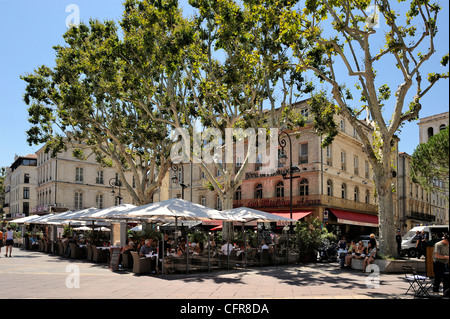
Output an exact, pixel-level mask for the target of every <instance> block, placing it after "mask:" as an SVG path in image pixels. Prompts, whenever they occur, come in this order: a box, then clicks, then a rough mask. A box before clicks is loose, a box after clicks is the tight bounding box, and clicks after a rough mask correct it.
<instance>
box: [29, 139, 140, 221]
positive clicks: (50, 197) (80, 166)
mask: <svg viewBox="0 0 450 319" xmlns="http://www.w3.org/2000/svg"><path fill="white" fill-rule="evenodd" d="M72 152H73V149H71V148H68V150H67V151H65V152H62V153H59V154H57V155H56V156H55V157H52V156H51V154H50V153H46V152H45V146H44V147H42V148H41V149H40V150H38V151H37V152H36V156H37V181H38V183H37V188H36V191H35V192H36V205H35V206H34V207H33V209H32V212H33V213H36V214H40V213H47V212H52V211H65V210H79V209H84V208H89V207H97V208H106V207H110V206H114V205H118V204H120V203H121V204H132V199H131V196H130V195H129V194H128V192H127V191H126V190H125V188H124V186H123V185H121V183H120V180H119V176H118V173H117V171H116V169H115V168H114V167H101V165H100V164H98V163H97V162H96V160H95V156H94V155H93V154H91V153H90V152H89V150H85V151H84V152H85V153H84V155H85V160H80V159H78V158H76V157H74V156H73V153H72ZM126 175H127V179H128V177H129V178H130V180H129V182H130V183H132V176H131V174H127V173H126ZM116 181H118V183H116ZM119 185H120V186H121V187H119Z"/></svg>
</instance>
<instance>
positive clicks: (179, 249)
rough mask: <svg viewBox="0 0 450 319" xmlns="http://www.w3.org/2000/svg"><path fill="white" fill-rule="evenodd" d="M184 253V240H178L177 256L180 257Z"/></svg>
mask: <svg viewBox="0 0 450 319" xmlns="http://www.w3.org/2000/svg"><path fill="white" fill-rule="evenodd" d="M185 252H186V240H185V239H184V238H181V239H180V244H179V245H178V248H177V255H178V257H181V256H182V255H183V254H184V253H185Z"/></svg>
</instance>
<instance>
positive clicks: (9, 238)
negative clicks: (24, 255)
mask: <svg viewBox="0 0 450 319" xmlns="http://www.w3.org/2000/svg"><path fill="white" fill-rule="evenodd" d="M7 229H8V231H7V232H6V242H5V244H6V254H5V256H6V257H8V250H9V257H11V252H12V246H13V245H14V233H13V231H12V230H11V227H8V228H7Z"/></svg>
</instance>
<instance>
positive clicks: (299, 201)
mask: <svg viewBox="0 0 450 319" xmlns="http://www.w3.org/2000/svg"><path fill="white" fill-rule="evenodd" d="M233 205H234V207H241V206H245V207H251V208H255V209H260V208H277V207H280V208H283V209H285V208H290V198H289V196H285V197H271V198H253V199H240V200H234V202H233ZM292 206H293V208H297V209H298V208H301V207H311V206H327V207H340V208H343V209H345V208H347V209H351V210H357V211H361V212H368V213H376V212H377V211H378V207H377V205H373V204H366V203H363V202H355V201H352V200H349V199H342V198H337V197H333V196H327V195H307V196H293V202H292Z"/></svg>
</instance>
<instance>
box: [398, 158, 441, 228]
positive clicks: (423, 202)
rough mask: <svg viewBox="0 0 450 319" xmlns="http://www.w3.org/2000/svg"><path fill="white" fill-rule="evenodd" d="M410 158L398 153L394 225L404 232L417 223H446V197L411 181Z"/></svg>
mask: <svg viewBox="0 0 450 319" xmlns="http://www.w3.org/2000/svg"><path fill="white" fill-rule="evenodd" d="M411 159H412V158H411V155H409V154H407V153H404V152H401V153H399V156H398V180H397V185H398V187H397V190H398V192H397V212H396V214H395V217H396V227H397V228H398V229H400V230H401V231H402V233H404V232H406V231H408V230H410V229H411V228H413V227H415V226H417V225H444V224H447V225H448V199H447V198H446V196H444V195H442V194H436V193H430V192H427V191H426V190H425V189H423V188H422V187H421V186H420V185H419V184H417V183H414V182H413V181H412V179H411V177H410V172H411Z"/></svg>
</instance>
